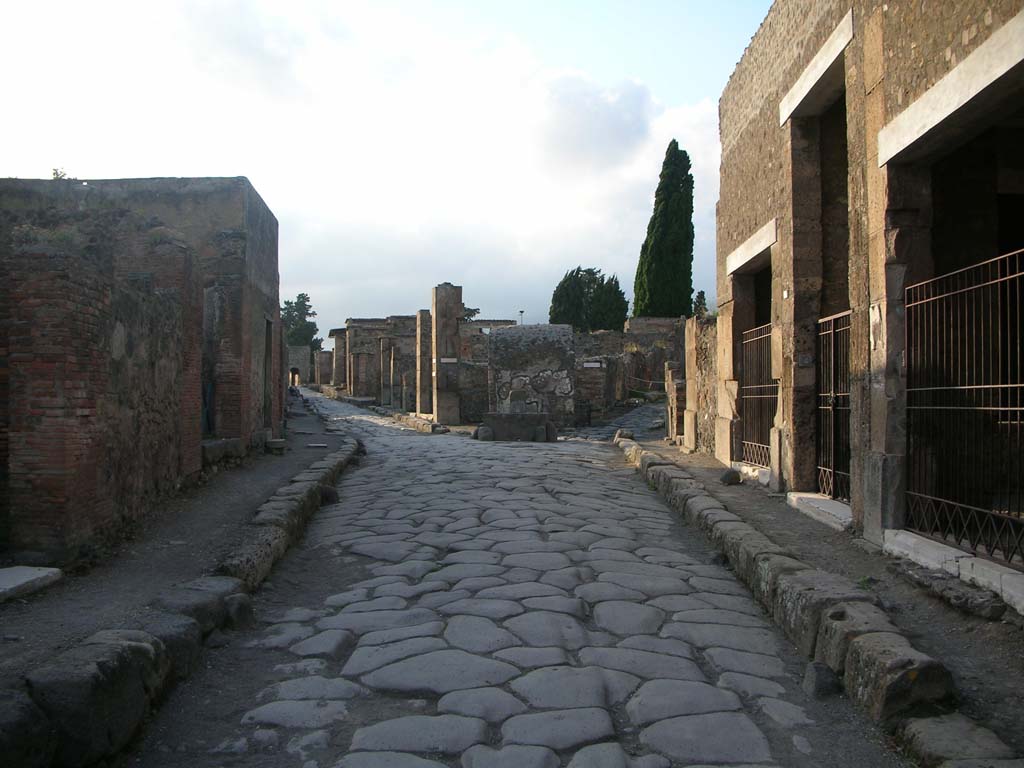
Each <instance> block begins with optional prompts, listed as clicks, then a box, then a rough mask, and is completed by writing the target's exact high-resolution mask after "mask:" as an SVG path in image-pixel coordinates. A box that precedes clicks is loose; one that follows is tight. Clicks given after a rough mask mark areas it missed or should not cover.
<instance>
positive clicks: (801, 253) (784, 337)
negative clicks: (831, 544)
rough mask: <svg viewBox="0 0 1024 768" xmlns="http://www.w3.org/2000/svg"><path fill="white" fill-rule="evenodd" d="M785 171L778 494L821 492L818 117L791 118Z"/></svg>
mask: <svg viewBox="0 0 1024 768" xmlns="http://www.w3.org/2000/svg"><path fill="white" fill-rule="evenodd" d="M787 126H788V136H787V143H788V144H789V147H788V149H789V151H788V152H787V153H786V154H785V160H784V169H785V171H786V182H787V184H788V185H789V187H790V200H791V206H792V207H791V209H790V211H789V215H788V216H783V217H781V219H780V223H781V226H780V228H779V246H780V251H781V252H782V253H786V252H787V251H788V253H789V258H785V257H783V258H781V259H779V263H778V268H777V269H776V270H775V273H774V276H773V278H774V279H773V286H772V307H773V310H774V311H773V315H774V317H773V318H772V323H773V324H772V368H773V374H774V375H775V376H777V378H778V379H779V408H778V410H777V412H776V416H775V429H774V430H773V433H772V451H771V453H772V467H771V470H772V473H771V485H772V488H773V490H777V491H778V490H783V489H787V490H800V491H814V490H816V489H817V464H818V460H817V440H816V433H817V405H818V403H817V381H816V378H817V370H816V366H815V361H816V359H817V340H818V318H820V317H821V291H822V262H821V259H822V235H821V151H820V139H819V134H820V121H819V119H818V118H817V117H811V118H796V117H794V118H791V119H790V120H789V121H788V123H787Z"/></svg>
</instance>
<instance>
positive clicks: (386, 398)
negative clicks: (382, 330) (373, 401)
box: [378, 336, 392, 405]
mask: <svg viewBox="0 0 1024 768" xmlns="http://www.w3.org/2000/svg"><path fill="white" fill-rule="evenodd" d="M391 346H392V340H391V339H390V338H388V337H387V336H381V338H380V358H379V365H380V392H379V393H378V402H379V403H380V404H381V405H391Z"/></svg>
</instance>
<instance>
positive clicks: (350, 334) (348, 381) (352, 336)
mask: <svg viewBox="0 0 1024 768" xmlns="http://www.w3.org/2000/svg"><path fill="white" fill-rule="evenodd" d="M356 336H357V331H356V329H355V328H351V327H350V328H347V329H346V330H345V388H346V389H347V390H348V394H349V395H350V396H355V393H356V365H355V359H354V358H353V356H352V350H353V349H354V348H355V342H356Z"/></svg>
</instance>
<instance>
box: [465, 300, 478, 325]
mask: <svg viewBox="0 0 1024 768" xmlns="http://www.w3.org/2000/svg"><path fill="white" fill-rule="evenodd" d="M479 314H480V307H467V306H466V305H465V304H463V305H462V322H464V323H468V322H469V321H470V320H472V319H473V318H474V317H476V316H477V315H479Z"/></svg>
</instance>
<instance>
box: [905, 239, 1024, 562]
mask: <svg viewBox="0 0 1024 768" xmlns="http://www.w3.org/2000/svg"><path fill="white" fill-rule="evenodd" d="M1022 301H1024V251H1016V252H1014V253H1009V254H1006V255H1005V256H1000V257H999V258H996V259H992V260H990V261H985V262H982V263H981V264H977V265H975V266H973V267H968V268H966V269H961V270H958V271H956V272H951V273H950V274H948V275H943V276H942V277H937V278H934V279H932V280H928V281H926V282H923V283H918V284H916V285H913V286H910V287H909V288H907V289H906V310H907V345H906V349H907V358H906V361H907V439H908V445H907V464H908V475H907V514H906V527H907V528H910V529H912V530H914V531H917V532H919V533H922V534H924V535H926V536H930V537H933V538H936V539H940V540H942V541H944V542H945V543H947V544H951V545H953V546H957V547H960V548H961V549H965V550H967V551H969V552H972V553H974V554H976V555H982V556H986V557H991V558H993V559H998V560H1001V561H1003V562H1005V563H1008V564H1010V565H1013V566H1015V567H1017V568H1024V470H1022V463H1024V458H1022V457H1024V426H1022V413H1024V362H1022V344H1024V312H1022Z"/></svg>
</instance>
